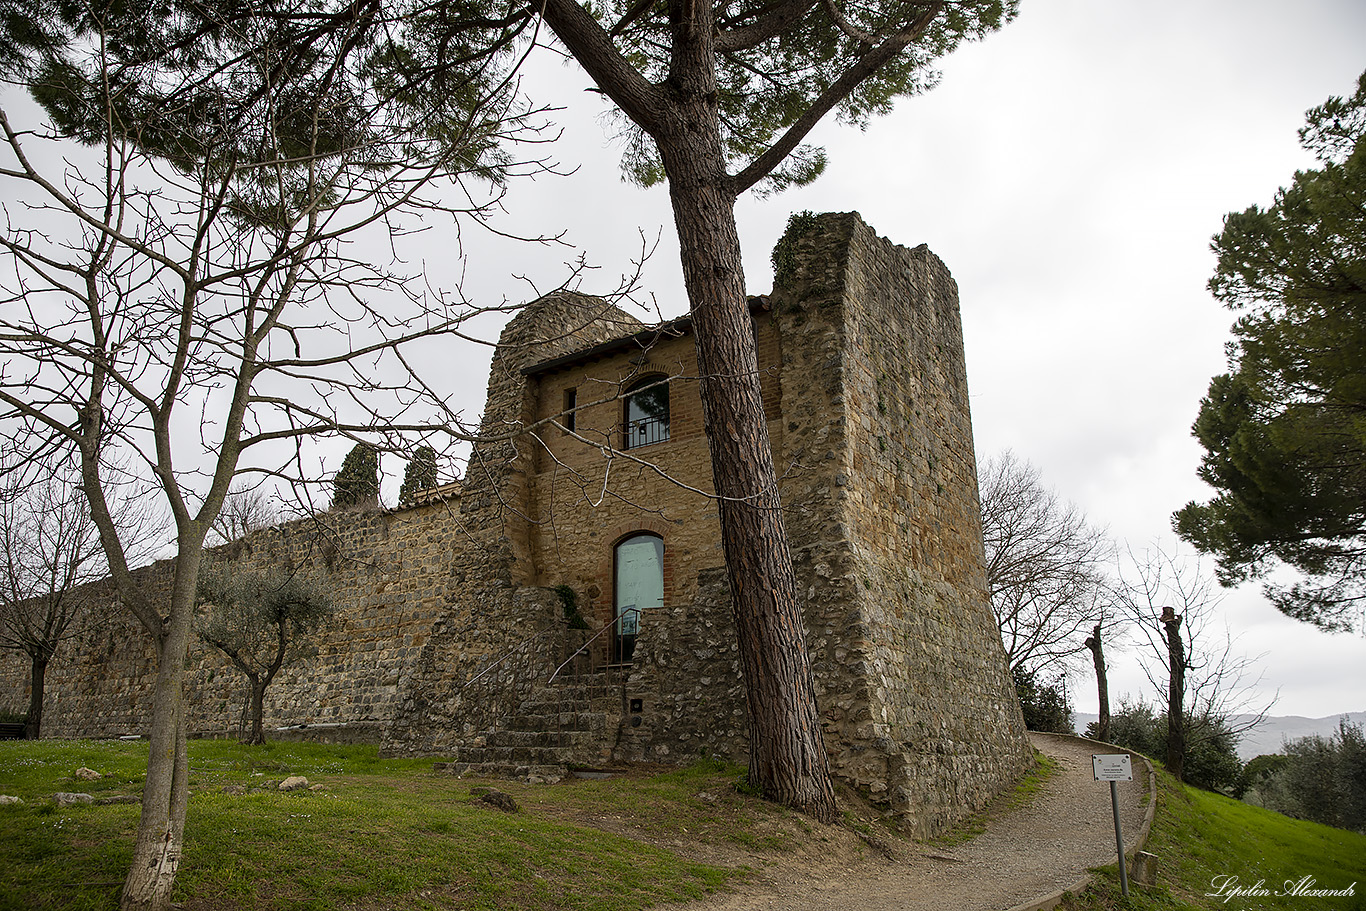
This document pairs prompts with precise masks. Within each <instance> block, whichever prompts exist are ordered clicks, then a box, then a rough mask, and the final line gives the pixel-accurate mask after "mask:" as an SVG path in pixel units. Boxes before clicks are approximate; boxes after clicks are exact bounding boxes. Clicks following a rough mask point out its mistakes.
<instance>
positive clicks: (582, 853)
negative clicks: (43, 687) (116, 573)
mask: <svg viewBox="0 0 1366 911" xmlns="http://www.w3.org/2000/svg"><path fill="white" fill-rule="evenodd" d="M190 755H191V789H192V792H193V796H192V798H191V802H190V814H189V822H188V826H187V831H186V838H185V841H186V844H185V852H184V859H183V863H182V866H181V874H180V876H179V878H178V881H177V895H176V899H177V901H179V902H181V903H183V907H185V908H186V909H189V911H197V909H220V908H222V909H227V908H234V909H236V908H250V909H315V908H316V909H325V908H342V907H361V908H404V909H407V908H413V909H423V908H463V909H470V911H473V909H481V908H490V909H491V908H527V909H547V911H548V909H593V911H598V909H602V911H607V909H623V911H625V909H636V908H642V907H646V906H647V905H649V904H652V903H656V902H661V901H679V900H684V899H687V898H692V897H697V896H701V895H703V894H705V893H707V892H710V891H714V890H715V889H717V888H718V887H720V886H721V885H722V884H723V883H724V882H725V881H726V880H727V879H728V878H730V877H732V876H734V875H737V874H739V873H742V872H743V871H741V870H738V869H726V868H723V867H719V866H714V865H709V864H705V863H699V862H696V861H694V860H691V859H689V858H686V857H681V856H680V855H679V854H677V853H675V852H672V851H669V850H665V849H661V848H656V847H653V846H651V845H650V844H646V843H642V842H641V841H638V840H633V839H631V838H628V837H625V836H623V835H616V834H612V833H611V832H607V831H602V830H601V829H600V828H597V827H589V826H587V825H584V824H582V823H581V822H579V821H577V819H576V816H579V815H581V814H580V811H579V806H580V805H585V804H586V805H593V806H599V805H601V806H607V805H609V803H610V802H609V801H607V800H606V799H605V798H604V799H595V798H594V797H593V792H594V791H595V790H598V791H602V790H603V786H604V785H610V784H613V782H588V781H584V782H573V783H567V784H566V785H565V786H562V787H556V788H532V787H529V786H525V785H518V784H516V783H512V782H509V783H506V784H503V783H498V784H499V787H500V788H503V789H504V790H506V791H508V792H510V793H512V794H514V796H515V797H516V798H517V799H518V800H519V801H520V802H521V803H522V804H523V806H524V808H525V810H524V811H523V812H518V813H515V814H507V813H503V812H501V811H498V810H493V809H490V808H488V807H485V806H484V805H482V804H480V803H477V802H476V801H475V800H474V799H473V798H472V797H471V795H470V783H469V782H462V781H459V780H457V779H454V778H451V777H449V776H444V775H435V774H432V773H431V771H430V770H431V762H430V760H427V761H387V760H378V759H377V758H376V757H375V750H374V748H373V747H371V748H364V747H318V746H313V745H305V744H284V743H279V744H268V745H267V746H266V747H264V748H255V749H248V748H245V747H242V746H240V745H239V744H236V743H225V742H204V741H200V742H195V743H192V744H191V752H190ZM145 764H146V745H145V744H117V743H89V742H69V743H62V742H47V741H45V742H43V743H42V744H41V745H31V744H24V743H21V742H0V793H3V794H10V795H14V796H18V797H21V798H23V799H24V800H25V801H26V803H25V804H24V805H23V806H7V807H0V909H18V908H26V909H28V908H33V909H46V908H53V909H63V911H67V909H71V911H78V909H110V908H113V907H115V906H116V905H117V896H118V890H119V887H120V885H121V883H122V880H123V876H124V874H125V873H126V871H127V865H128V863H129V860H130V858H131V850H132V835H133V831H134V829H135V827H136V824H137V812H138V808H137V806H136V805H131V804H122V805H112V806H75V807H69V808H64V809H58V808H56V807H55V806H54V805H53V803H52V802H51V800H50V798H51V795H52V794H53V793H54V792H56V791H80V792H85V793H89V794H91V795H92V796H95V797H100V796H102V795H113V794H130V793H131V794H135V793H137V792H138V790H139V789H140V787H141V777H142V772H141V770H142V769H143V768H145ZM81 766H87V767H89V768H93V769H96V770H98V771H100V772H102V773H104V775H105V777H104V778H102V779H101V780H99V781H94V782H86V781H77V780H75V779H74V778H72V777H71V776H72V773H73V772H74V770H75V769H76V768H78V767H81ZM291 774H302V775H305V776H307V777H308V778H309V780H310V782H315V783H320V784H321V785H322V788H321V789H320V790H318V791H303V792H292V793H281V792H279V791H278V790H276V789H275V788H274V786H273V785H274V784H275V783H278V782H279V781H280V780H281V779H283V778H284V777H286V776H287V775H291ZM737 774H738V770H736V769H733V768H725V767H721V766H709V767H699V768H695V769H691V770H685V771H677V772H672V773H668V774H663V775H658V776H654V777H652V778H650V779H647V780H643V781H642V782H640V783H635V782H632V783H630V787H631V788H632V789H639V791H640V793H639V794H638V795H637V796H638V797H640V798H642V799H648V800H650V801H657V802H658V805H659V806H660V808H661V810H662V812H660V813H659V814H658V815H657V818H654V819H653V821H652V822H651V824H652V825H654V826H656V827H657V828H660V829H665V830H667V829H669V828H671V827H673V826H676V825H678V823H677V822H676V820H678V819H682V820H684V821H685V822H687V823H688V824H690V825H692V826H694V827H700V828H708V829H711V830H714V831H716V832H717V833H719V834H718V837H726V833H728V832H730V830H731V829H732V828H735V826H734V825H733V824H732V823H731V822H730V820H731V819H732V818H735V817H744V818H745V819H749V818H750V817H752V816H754V815H756V814H757V815H759V816H767V815H772V814H774V813H779V814H781V813H782V811H777V810H773V809H771V808H768V807H767V806H764V805H762V804H760V803H759V802H757V801H752V800H750V801H747V800H745V799H743V798H741V797H739V795H736V794H734V789H733V788H729V789H728V788H727V785H728V784H730V783H733V782H734V780H735V777H736V775H737ZM225 788H226V789H227V790H226V791H225ZM254 789H256V790H254ZM618 789H619V790H620V788H618ZM701 792H704V793H705V794H706V795H707V797H708V798H711V799H710V800H708V799H703V798H699V797H698V794H699V793H701ZM718 795H719V796H718ZM533 804H539V805H537V806H532V805H533ZM788 815H790V814H788ZM740 831H741V837H742V838H743V834H744V833H743V827H741V830H740Z"/></svg>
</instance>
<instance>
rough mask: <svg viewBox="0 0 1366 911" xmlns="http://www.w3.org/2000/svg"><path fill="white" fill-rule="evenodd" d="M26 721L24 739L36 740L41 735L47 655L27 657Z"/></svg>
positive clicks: (39, 654)
mask: <svg viewBox="0 0 1366 911" xmlns="http://www.w3.org/2000/svg"><path fill="white" fill-rule="evenodd" d="M29 657H30V658H31V659H32V663H31V664H30V666H29V693H28V720H27V721H26V722H25V723H24V739H25V740H37V739H38V738H39V737H41V736H42V734H43V686H44V682H45V680H46V679H47V662H48V657H49V656H48V655H47V654H44V653H42V652H39V653H38V654H36V655H30V656H29Z"/></svg>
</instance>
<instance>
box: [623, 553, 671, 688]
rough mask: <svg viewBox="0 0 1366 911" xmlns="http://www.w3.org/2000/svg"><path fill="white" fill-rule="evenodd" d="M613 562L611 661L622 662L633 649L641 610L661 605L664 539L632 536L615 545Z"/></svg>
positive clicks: (628, 659) (662, 599)
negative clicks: (614, 565) (614, 566)
mask: <svg viewBox="0 0 1366 911" xmlns="http://www.w3.org/2000/svg"><path fill="white" fill-rule="evenodd" d="M613 562H614V563H615V564H616V569H615V572H614V580H613V585H612V588H613V593H612V603H613V614H614V616H613V620H614V621H615V622H614V623H613V633H614V635H613V637H612V640H613V641H612V660H613V661H615V662H619V663H623V664H624V663H626V662H628V661H630V660H631V655H632V653H634V652H635V649H636V636H637V635H638V634H639V632H640V624H641V621H642V619H643V618H644V613H643V612H644V611H647V610H649V609H650V608H653V607H663V606H664V539H663V538H661V537H659V536H658V535H652V534H648V533H642V534H636V535H631V536H630V537H628V538H625V539H623V540H622V541H621V542H620V543H618V544H617V546H616V551H615V553H614V560H613Z"/></svg>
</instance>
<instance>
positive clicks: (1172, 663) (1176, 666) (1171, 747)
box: [1162, 607, 1186, 781]
mask: <svg viewBox="0 0 1366 911" xmlns="http://www.w3.org/2000/svg"><path fill="white" fill-rule="evenodd" d="M1162 628H1163V630H1164V631H1165V632H1166V635H1167V671H1168V679H1167V771H1168V772H1171V773H1172V774H1173V775H1175V776H1176V780H1177V781H1180V780H1181V775H1182V772H1183V770H1184V766H1185V760H1186V724H1185V718H1184V717H1183V715H1184V710H1183V708H1182V706H1183V704H1184V703H1185V701H1186V648H1185V645H1184V644H1183V643H1182V641H1181V618H1180V617H1178V616H1177V615H1176V614H1175V612H1173V611H1172V609H1171V608H1170V607H1167V608H1163V610H1162Z"/></svg>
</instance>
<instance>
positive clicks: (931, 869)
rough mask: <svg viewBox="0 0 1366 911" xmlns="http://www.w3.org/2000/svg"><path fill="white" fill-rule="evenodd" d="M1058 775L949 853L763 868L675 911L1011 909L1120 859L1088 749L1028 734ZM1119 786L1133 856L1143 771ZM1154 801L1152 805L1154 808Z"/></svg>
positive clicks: (1106, 796) (922, 851)
mask: <svg viewBox="0 0 1366 911" xmlns="http://www.w3.org/2000/svg"><path fill="white" fill-rule="evenodd" d="M1030 739H1031V740H1032V741H1033V743H1034V746H1035V747H1036V748H1038V749H1039V750H1040V751H1042V752H1043V753H1045V754H1046V755H1048V756H1050V757H1051V758H1052V759H1053V760H1054V761H1056V762H1057V763H1058V766H1059V768H1058V769H1057V770H1056V771H1055V772H1054V773H1053V775H1052V776H1051V777H1050V778H1049V780H1048V781H1047V782H1046V783H1045V784H1044V786H1043V788H1042V789H1041V790H1040V791H1039V793H1038V794H1036V795H1035V796H1034V798H1033V799H1032V800H1031V801H1030V802H1029V803H1028V804H1026V805H1024V806H1020V807H1016V808H1011V809H1005V810H1001V811H998V812H995V813H993V814H992V815H991V816H990V817H989V819H988V820H987V822H986V831H984V832H983V833H982V834H980V835H977V836H975V837H974V838H972V839H971V840H969V841H966V842H963V843H962V844H958V845H955V846H953V847H947V848H933V847H930V846H928V845H917V846H914V847H913V848H912V849H911V850H910V851H898V852H897V855H898V856H897V857H896V859H895V860H890V861H889V860H886V859H883V858H881V857H874V858H869V859H865V860H861V861H858V862H854V863H851V862H850V861H849V860H848V858H844V859H841V860H833V859H832V860H830V861H829V862H825V861H823V860H822V859H821V858H811V857H802V858H794V859H792V860H791V861H788V862H783V863H779V864H775V865H771V866H768V867H765V868H764V869H762V870H761V871H760V873H759V874H758V876H756V878H755V879H754V880H753V881H751V882H750V883H748V884H746V885H743V886H741V889H740V891H739V892H733V893H730V894H728V895H723V896H717V897H714V898H708V899H704V900H702V901H697V902H692V903H689V904H686V905H679V906H675V907H676V909H678V911H930V909H946V911H947V909H952V911H1007V909H1011V908H1015V907H1017V906H1019V905H1022V904H1025V903H1028V902H1032V901H1034V900H1036V899H1039V898H1042V897H1044V896H1046V895H1048V894H1050V893H1052V892H1056V891H1058V890H1060V889H1069V888H1072V887H1073V886H1074V885H1076V884H1077V882H1078V881H1079V880H1081V879H1083V878H1084V877H1085V876H1086V875H1087V870H1088V869H1089V868H1091V867H1097V866H1101V865H1103V864H1106V863H1113V862H1114V861H1115V825H1114V816H1113V813H1112V811H1111V807H1110V787H1109V785H1108V784H1107V783H1105V782H1099V781H1095V780H1094V774H1093V771H1092V765H1091V755H1092V753H1096V752H1106V751H1105V750H1104V749H1102V748H1100V747H1097V746H1095V745H1094V744H1091V743H1087V742H1085V741H1082V740H1079V739H1074V738H1067V737H1055V736H1052V735H1049V734H1030ZM1134 779H1135V780H1134V781H1132V782H1120V783H1119V810H1120V821H1121V824H1122V826H1123V831H1124V843H1125V847H1126V848H1130V847H1132V845H1133V843H1134V841H1135V840H1136V839H1137V838H1138V836H1139V832H1140V830H1141V829H1142V827H1143V821H1144V816H1145V813H1146V810H1147V806H1148V804H1147V802H1145V800H1144V792H1145V791H1146V790H1147V788H1148V781H1147V774H1146V771H1145V769H1144V768H1143V767H1141V766H1136V767H1135V769H1134ZM1151 799H1152V798H1151V797H1149V800H1151Z"/></svg>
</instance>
